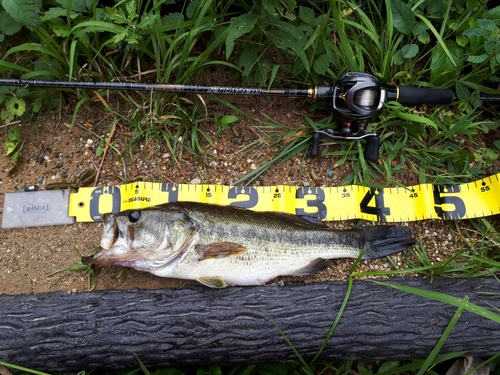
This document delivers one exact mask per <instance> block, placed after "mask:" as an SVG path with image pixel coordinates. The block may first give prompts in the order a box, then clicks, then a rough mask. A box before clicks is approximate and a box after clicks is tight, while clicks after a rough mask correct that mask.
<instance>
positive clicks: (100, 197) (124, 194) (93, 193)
mask: <svg viewBox="0 0 500 375" xmlns="http://www.w3.org/2000/svg"><path fill="white" fill-rule="evenodd" d="M499 177H500V173H499V174H496V175H493V176H489V177H486V178H484V179H482V180H478V181H473V182H469V183H466V184H461V185H432V184H421V185H415V186H409V187H394V188H369V187H363V186H359V185H349V186H336V187H294V186H288V185H275V186H257V187H256V186H226V185H213V184H203V185H190V184H171V183H165V182H161V183H155V182H142V181H141V182H131V183H127V184H124V185H118V186H105V187H96V188H80V189H79V190H78V192H77V193H73V194H71V196H70V205H69V216H75V217H76V220H77V221H80V222H84V221H100V220H102V215H103V214H105V213H109V212H119V211H125V210H132V209H143V208H147V207H152V206H158V205H161V204H164V203H168V202H175V201H191V202H202V203H214V204H222V205H230V206H238V207H245V208H249V209H252V210H256V211H277V212H287V213H291V214H296V215H310V216H314V217H315V218H317V219H320V220H326V221H335V220H351V219H364V220H370V221H381V222H405V221H416V220H426V219H445V220H458V219H466V218H476V217H483V216H489V215H496V214H499V213H500V178H499Z"/></svg>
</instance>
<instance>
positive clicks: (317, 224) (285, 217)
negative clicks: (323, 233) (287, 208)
mask: <svg viewBox="0 0 500 375" xmlns="http://www.w3.org/2000/svg"><path fill="white" fill-rule="evenodd" d="M266 215H268V216H271V217H275V218H276V219H278V220H280V221H282V222H285V223H289V224H292V225H298V226H301V227H303V228H317V229H320V228H328V226H327V225H326V224H325V223H324V222H322V221H321V220H320V219H318V218H316V217H314V216H311V215H301V216H298V215H292V214H288V213H285V212H266Z"/></svg>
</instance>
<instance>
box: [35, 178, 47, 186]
mask: <svg viewBox="0 0 500 375" xmlns="http://www.w3.org/2000/svg"><path fill="white" fill-rule="evenodd" d="M36 182H37V183H39V184H40V185H45V177H43V176H40V177H38V180H37V181H36Z"/></svg>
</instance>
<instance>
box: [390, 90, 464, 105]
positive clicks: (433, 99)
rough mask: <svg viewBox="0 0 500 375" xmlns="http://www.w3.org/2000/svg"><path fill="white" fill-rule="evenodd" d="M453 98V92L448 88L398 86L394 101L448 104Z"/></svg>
mask: <svg viewBox="0 0 500 375" xmlns="http://www.w3.org/2000/svg"><path fill="white" fill-rule="evenodd" d="M454 98H455V94H454V93H453V90H450V89H427V88H423V87H413V86H398V97H397V98H396V101H397V102H399V103H401V104H403V105H418V104H450V103H451V102H453V100H454Z"/></svg>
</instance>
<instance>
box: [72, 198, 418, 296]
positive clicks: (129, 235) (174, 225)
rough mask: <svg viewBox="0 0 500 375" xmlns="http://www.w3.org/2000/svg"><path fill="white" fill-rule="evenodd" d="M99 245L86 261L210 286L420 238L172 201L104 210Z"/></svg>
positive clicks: (251, 281)
mask: <svg viewBox="0 0 500 375" xmlns="http://www.w3.org/2000/svg"><path fill="white" fill-rule="evenodd" d="M103 222H104V231H103V236H102V240H101V251H100V252H98V253H97V254H95V255H92V256H84V257H82V262H83V263H84V264H98V265H121V266H125V267H129V268H133V269H135V270H139V271H146V272H150V273H152V274H154V275H157V276H161V277H169V278H176V279H187V280H197V281H198V282H200V283H201V284H204V285H206V286H208V287H212V288H223V287H226V286H234V285H240V286H245V285H263V284H266V283H268V282H269V281H271V280H273V279H275V278H276V277H278V276H284V275H293V276H302V275H308V274H313V273H316V272H319V271H321V270H323V269H325V268H326V267H327V266H328V265H329V262H328V259H334V258H358V257H359V256H360V254H361V253H362V252H364V253H363V256H362V258H363V259H372V258H380V257H385V256H387V255H390V254H393V253H397V252H400V251H403V250H405V249H406V248H408V247H409V246H412V245H414V244H415V243H416V241H415V239H413V238H412V237H411V235H412V231H411V228H408V227H406V226H401V225H395V226H390V225H375V226H361V227H358V228H356V229H350V230H334V229H331V228H329V227H328V226H326V225H325V224H324V223H322V222H314V221H311V220H307V219H305V218H303V217H301V216H296V215H292V214H285V213H278V212H257V211H252V210H248V209H244V208H239V207H233V206H222V205H214V204H206V203H196V202H174V203H167V204H164V205H161V206H156V207H152V208H147V209H142V210H130V211H123V212H120V213H116V214H106V215H103Z"/></svg>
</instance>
